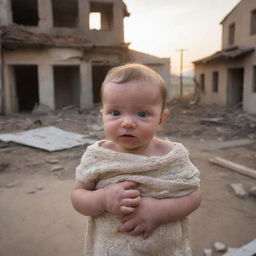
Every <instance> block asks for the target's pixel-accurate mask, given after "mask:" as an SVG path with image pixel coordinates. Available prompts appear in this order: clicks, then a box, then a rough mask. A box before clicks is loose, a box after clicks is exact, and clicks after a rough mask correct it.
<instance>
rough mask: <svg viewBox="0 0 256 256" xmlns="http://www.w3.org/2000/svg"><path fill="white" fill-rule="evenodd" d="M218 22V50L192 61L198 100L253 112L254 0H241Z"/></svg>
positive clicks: (255, 90)
mask: <svg viewBox="0 0 256 256" xmlns="http://www.w3.org/2000/svg"><path fill="white" fill-rule="evenodd" d="M221 25H222V49H221V51H219V52H216V53H215V54H213V55H211V56H208V57H206V58H203V59H200V60H197V61H194V65H195V80H196V83H197V86H198V89H199V90H198V91H199V95H200V100H201V102H202V103H206V104H212V103H216V104H218V105H221V106H225V107H234V106H240V105H241V106H242V107H243V109H244V110H245V111H246V112H248V113H251V114H256V51H255V49H256V1H255V0H241V1H240V2H239V3H238V4H237V5H236V6H235V7H234V8H233V10H231V12H230V13H229V14H228V15H227V16H226V17H225V18H224V19H223V20H222V22H221Z"/></svg>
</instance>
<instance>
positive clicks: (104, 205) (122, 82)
mask: <svg viewBox="0 0 256 256" xmlns="http://www.w3.org/2000/svg"><path fill="white" fill-rule="evenodd" d="M165 102H166V87H165V84H164V81H163V79H162V78H161V77H160V76H159V75H158V74H157V73H156V72H155V71H153V70H152V69H150V68H148V67H146V66H144V65H141V64H126V65H123V66H120V67H115V68H113V69H112V70H110V71H109V72H108V74H107V76H106V78H105V80H104V82H103V85H102V110H101V113H102V119H103V125H104V131H105V134H106V137H107V140H102V141H98V142H96V143H95V144H93V145H91V146H89V147H88V148H87V150H86V152H85V153H84V155H83V156H82V159H81V163H80V165H79V166H78V167H77V169H76V179H77V182H76V186H75V188H74V189H73V191H72V195H71V200H72V204H73V206H74V208H75V209H76V210H77V211H78V212H79V213H81V214H83V215H86V216H90V217H88V221H87V232H86V239H85V254H84V255H86V256H142V255H147V256H151V255H152V256H170V255H171V256H190V255H191V250H190V247H189V241H188V218H187V217H186V216H188V215H189V214H190V213H192V212H193V211H194V210H195V209H196V208H197V207H198V206H199V204H200V201H201V196H200V191H199V172H198V170H197V168H196V167H195V166H194V165H193V164H192V163H191V162H190V160H189V158H188V152H187V150H186V149H185V148H184V146H183V145H182V144H180V143H176V142H171V141H169V140H163V139H160V138H158V137H156V133H157V131H158V129H159V127H160V126H161V125H162V123H163V122H164V120H165V119H166V117H167V116H168V111H167V110H166V108H165Z"/></svg>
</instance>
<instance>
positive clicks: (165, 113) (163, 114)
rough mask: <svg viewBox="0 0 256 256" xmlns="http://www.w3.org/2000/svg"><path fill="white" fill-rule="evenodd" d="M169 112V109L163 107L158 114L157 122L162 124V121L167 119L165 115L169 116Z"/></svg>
mask: <svg viewBox="0 0 256 256" xmlns="http://www.w3.org/2000/svg"><path fill="white" fill-rule="evenodd" d="M169 114H170V111H169V110H168V109H164V110H163V111H162V114H161V116H160V121H159V124H160V125H161V124H163V122H164V121H165V120H166V119H167V117H168V116H169Z"/></svg>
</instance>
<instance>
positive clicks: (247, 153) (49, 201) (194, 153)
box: [0, 102, 256, 256]
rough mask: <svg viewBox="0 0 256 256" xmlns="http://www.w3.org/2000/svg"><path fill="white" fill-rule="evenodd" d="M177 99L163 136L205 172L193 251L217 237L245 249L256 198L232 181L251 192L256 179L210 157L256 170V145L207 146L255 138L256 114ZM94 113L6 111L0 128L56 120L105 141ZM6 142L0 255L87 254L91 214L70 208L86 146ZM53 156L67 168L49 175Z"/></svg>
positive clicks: (0, 166) (255, 218)
mask: <svg viewBox="0 0 256 256" xmlns="http://www.w3.org/2000/svg"><path fill="white" fill-rule="evenodd" d="M174 103H175V102H173V103H172V104H170V109H171V115H170V118H169V120H168V122H167V123H166V125H165V127H164V129H163V130H162V131H161V132H160V134H161V135H162V136H164V137H169V138H171V139H173V140H175V141H179V142H182V143H184V144H185V145H186V146H187V147H188V148H189V150H190V152H191V159H192V161H193V163H194V164H195V165H197V166H198V167H199V169H200V171H201V188H202V193H203V202H202V204H201V207H200V208H199V209H198V210H197V211H196V212H194V213H193V214H192V215H191V245H192V249H193V252H194V256H200V255H203V254H202V250H203V248H212V247H213V243H214V242H216V241H222V242H224V243H226V244H227V245H228V246H230V247H240V246H242V245H243V244H245V243H247V242H249V241H251V240H252V239H254V238H255V237H256V232H255V227H256V197H253V196H252V195H251V196H249V197H248V198H246V199H241V198H238V197H236V196H235V195H234V193H233V191H232V190H231V188H230V184H231V183H242V184H243V185H244V187H245V188H246V189H247V190H248V189H249V188H250V187H251V186H252V185H253V184H255V179H252V178H249V177H246V176H243V175H240V174H237V173H235V172H233V171H230V170H227V169H225V168H221V167H219V166H216V165H213V164H211V163H209V161H208V159H209V158H210V157H212V156H222V157H224V158H226V159H229V160H232V161H234V162H237V163H239V164H242V165H245V166H248V167H251V168H254V169H256V157H255V156H256V145H255V144H256V143H254V144H251V145H247V146H243V147H233V148H227V149H219V150H211V151H207V149H208V148H210V147H212V146H214V145H221V143H223V141H226V140H234V139H241V138H251V139H254V140H255V137H256V117H255V116H248V115H246V114H245V113H243V112H241V111H240V110H239V109H233V110H228V111H226V110H224V109H222V108H219V107H216V106H211V107H200V106H197V105H189V104H174ZM176 103H177V102H176ZM96 113H97V112H96V110H95V111H91V112H89V113H88V112H87V113H78V112H77V111H76V110H74V109H71V110H66V111H59V112H56V113H52V114H49V115H28V114H27V115H15V116H7V117H3V116H2V117H0V133H6V132H14V131H23V130H27V129H31V128H36V127H40V126H47V125H55V126H57V127H60V128H63V129H66V130H69V131H74V132H79V133H82V134H90V136H91V137H94V138H103V133H102V131H101V129H100V120H99V118H98V115H97V114H96ZM205 118H218V119H214V120H212V119H211V120H210V121H209V120H205ZM202 119H204V120H202ZM216 120H217V121H216ZM215 121H216V122H215ZM0 146H1V148H0V195H1V196H0V212H1V214H0V225H1V228H0V255H1V256H17V255H19V256H78V255H82V247H83V238H84V224H85V217H83V216H81V215H79V214H78V213H76V212H75V211H74V210H73V209H72V207H71V204H70V190H71V189H72V186H73V184H74V169H75V167H76V166H77V165H78V163H79V159H80V156H81V154H82V152H83V151H84V149H85V146H83V147H78V148H73V149H70V150H65V151H61V152H54V153H48V152H44V151H42V150H38V149H33V148H29V147H25V146H21V145H17V144H9V145H6V144H4V143H0ZM52 160H54V161H55V162H57V163H55V164H58V165H61V166H63V169H62V170H59V171H55V172H51V171H50V169H51V168H52V167H53V165H55V164H52V163H51V161H52ZM215 255H221V254H217V253H215Z"/></svg>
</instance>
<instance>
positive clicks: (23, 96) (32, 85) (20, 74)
mask: <svg viewBox="0 0 256 256" xmlns="http://www.w3.org/2000/svg"><path fill="white" fill-rule="evenodd" d="M13 68H14V76H15V85H16V94H17V100H18V110H19V112H22V111H32V110H33V109H34V107H35V105H36V104H38V102H39V92H38V71H37V66H36V65H24V66H23V65H15V66H13Z"/></svg>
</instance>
